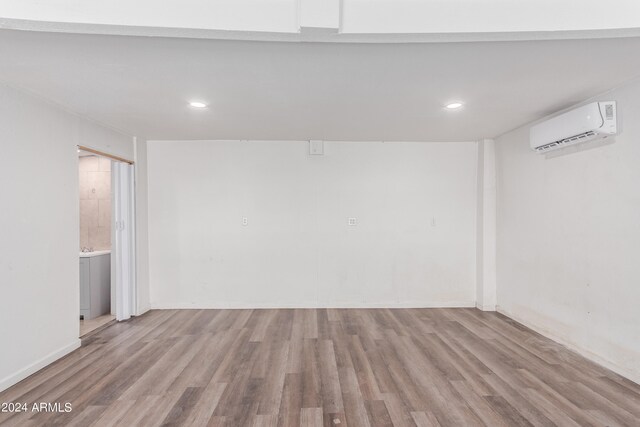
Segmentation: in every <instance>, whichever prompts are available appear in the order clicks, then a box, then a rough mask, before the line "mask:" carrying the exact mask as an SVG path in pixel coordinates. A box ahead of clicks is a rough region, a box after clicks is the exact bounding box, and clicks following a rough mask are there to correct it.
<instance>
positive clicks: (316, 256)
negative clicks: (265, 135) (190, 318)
mask: <svg viewBox="0 0 640 427" xmlns="http://www.w3.org/2000/svg"><path fill="white" fill-rule="evenodd" d="M147 148H148V162H149V164H148V172H149V173H148V176H149V182H148V185H149V248H150V251H149V260H150V261H149V262H150V283H151V306H152V307H154V308H155V307H164V308H167V307H212V306H215V307H265V306H269V307H349V306H354V307H365V306H370V307H375V306H387V307H394V306H397V307H406V306H412V307H421V306H425V307H426V306H437V305H447V304H456V305H465V306H468V305H474V304H475V231H476V229H475V227H476V205H475V202H476V143H475V142H461V143H381V142H327V141H325V144H324V155H323V156H310V155H309V148H308V142H307V141H150V142H149V143H148V147H147ZM349 218H353V219H354V220H355V225H349ZM245 219H246V221H244V220H245Z"/></svg>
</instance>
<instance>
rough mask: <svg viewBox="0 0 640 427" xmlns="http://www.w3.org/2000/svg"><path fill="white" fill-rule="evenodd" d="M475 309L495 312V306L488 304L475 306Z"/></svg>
mask: <svg viewBox="0 0 640 427" xmlns="http://www.w3.org/2000/svg"><path fill="white" fill-rule="evenodd" d="M476 308H478V309H480V310H482V311H496V306H495V304H488V305H482V304H476Z"/></svg>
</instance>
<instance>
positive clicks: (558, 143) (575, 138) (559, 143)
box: [536, 130, 598, 151]
mask: <svg viewBox="0 0 640 427" xmlns="http://www.w3.org/2000/svg"><path fill="white" fill-rule="evenodd" d="M597 135H598V134H597V133H596V132H594V131H592V130H590V131H589V132H585V133H581V134H580V135H576V136H571V137H569V138H564V139H561V140H559V141H554V142H552V143H550V144H547V145H543V146H541V147H538V148H536V151H549V150H553V149H556V148H561V147H564V146H568V145H572V144H575V143H578V142H583V141H586V140H588V139H592V138H593V137H595V136H597Z"/></svg>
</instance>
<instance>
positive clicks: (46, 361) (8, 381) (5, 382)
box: [0, 339, 81, 391]
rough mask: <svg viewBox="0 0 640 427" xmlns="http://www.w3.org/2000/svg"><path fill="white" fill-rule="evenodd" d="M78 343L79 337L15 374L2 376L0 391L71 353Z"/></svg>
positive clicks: (77, 346) (78, 346)
mask: <svg viewBox="0 0 640 427" xmlns="http://www.w3.org/2000/svg"><path fill="white" fill-rule="evenodd" d="M80 344H81V342H80V339H77V340H75V341H74V342H72V343H71V344H69V345H67V346H64V347H62V348H61V349H59V350H56V351H54V352H53V353H50V354H48V355H46V356H45V357H43V358H42V359H40V360H37V361H36V362H34V363H32V364H30V365H29V366H27V367H25V368H23V369H21V370H19V371H18V372H16V373H15V374H12V375H9V376H8V377H5V378H3V379H2V380H0V391H3V390H6V389H8V388H9V387H11V386H12V385H14V384H17V383H19V382H20V381H22V380H23V379H25V378H27V377H28V376H29V375H31V374H33V373H36V372H38V371H39V370H40V369H42V368H44V367H45V366H47V365H50V364H51V363H53V362H55V361H56V360H58V359H60V358H61V357H63V356H66V355H67V354H69V353H71V352H72V351H73V350H76V349H77V348H80Z"/></svg>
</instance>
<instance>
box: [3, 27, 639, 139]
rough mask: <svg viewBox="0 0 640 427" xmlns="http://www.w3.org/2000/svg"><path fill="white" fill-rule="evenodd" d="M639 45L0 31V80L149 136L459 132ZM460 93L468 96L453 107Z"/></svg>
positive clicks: (477, 134)
mask: <svg viewBox="0 0 640 427" xmlns="http://www.w3.org/2000/svg"><path fill="white" fill-rule="evenodd" d="M638 52H640V38H632V37H630V38H619V39H597V40H557V41H521V42H472V43H406V44H349V43H282V42H252V41H228V40H225V41H221V40H202V39H200V40H198V39H185V38H181V39H178V38H175V39H172V38H161V37H131V36H105V35H79V34H61V33H42V32H29V31H11V30H0V58H2V62H1V65H0V80H2V81H4V82H5V83H8V84H10V85H13V86H18V87H21V88H24V89H28V90H29V91H31V92H34V93H36V94H39V95H40V96H42V97H45V98H47V99H50V100H53V101H54V102H56V103H59V104H61V105H63V106H65V107H66V108H68V109H70V110H72V111H74V112H77V113H79V114H82V115H84V116H87V117H89V118H92V119H94V120H96V121H99V122H101V123H104V124H106V125H109V126H112V127H114V128H117V129H119V130H121V131H123V132H125V133H127V134H130V135H136V136H140V137H145V138H148V139H286V140H304V139H324V140H387V141H392V140H393V141H460V140H473V139H478V138H482V137H493V136H497V135H499V134H501V133H504V132H505V131H508V130H510V129H512V128H515V127H517V126H519V125H522V124H525V123H528V122H530V121H533V120H536V119H538V118H540V117H542V116H544V115H547V114H549V113H552V112H554V111H556V110H559V109H561V108H564V107H567V106H570V105H572V104H574V103H577V102H580V101H582V100H584V99H586V98H588V97H590V96H593V95H596V94H599V93H601V92H603V91H605V90H607V89H609V88H611V87H613V86H616V85H619V84H621V83H623V82H626V81H629V80H630V79H632V78H634V77H635V76H638V75H640V55H639V54H638ZM190 99H199V100H205V101H207V102H209V103H210V108H209V109H207V110H205V111H195V110H193V109H191V108H190V107H188V104H187V102H188V101H189V100H190ZM451 100H461V101H463V102H465V107H464V108H463V109H462V110H460V111H445V110H444V109H443V107H442V106H443V104H445V103H447V102H448V101H451Z"/></svg>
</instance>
